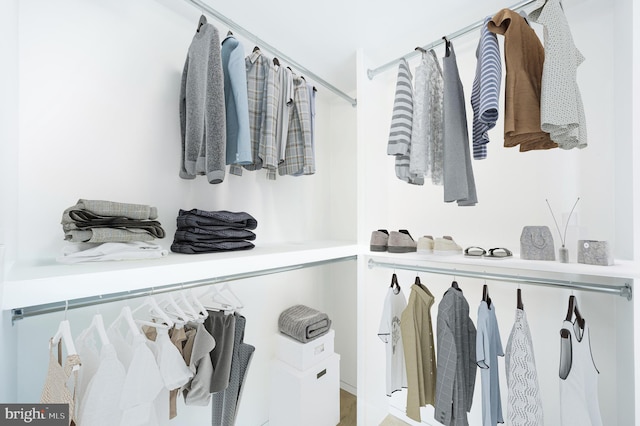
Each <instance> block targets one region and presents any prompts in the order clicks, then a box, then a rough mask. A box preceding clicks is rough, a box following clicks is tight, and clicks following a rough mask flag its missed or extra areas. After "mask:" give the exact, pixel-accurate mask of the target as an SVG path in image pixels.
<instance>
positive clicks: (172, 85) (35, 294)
mask: <svg viewBox="0 0 640 426" xmlns="http://www.w3.org/2000/svg"><path fill="white" fill-rule="evenodd" d="M533 3H535V1H533V2H532V1H528V2H527V1H525V2H522V3H521V4H518V5H517V6H518V7H519V10H523V11H525V12H529V11H531V10H532V8H533ZM538 3H539V2H538ZM562 5H563V9H564V13H565V14H566V17H567V21H568V23H569V25H570V28H571V32H572V36H573V41H574V42H575V45H576V46H577V48H578V49H579V50H580V52H581V53H582V55H583V56H584V57H585V61H584V62H583V63H582V64H581V65H580V66H579V67H578V70H577V81H578V85H579V88H580V91H581V95H582V102H583V104H584V111H585V115H586V126H587V134H588V146H587V147H586V148H584V149H571V150H562V149H557V148H556V149H549V150H538V151H528V152H520V151H519V149H518V148H517V147H512V148H506V147H504V133H503V131H504V114H503V111H504V102H505V100H504V92H503V91H502V90H503V88H504V79H505V73H506V70H505V69H504V64H503V69H502V84H503V86H502V89H501V92H500V97H499V112H500V113H499V118H498V120H497V122H496V125H495V127H494V128H492V129H491V130H490V131H489V132H488V135H489V138H490V142H489V143H488V144H487V146H486V147H487V155H486V158H484V159H479V160H476V159H473V160H471V161H472V166H473V173H474V177H475V188H476V190H477V204H476V205H474V206H460V205H458V204H457V203H455V202H444V197H443V187H442V186H441V185H435V184H432V182H431V179H430V178H429V179H425V183H424V184H423V185H412V184H408V183H407V182H405V181H403V180H400V179H398V177H396V169H395V163H394V157H393V156H392V155H388V154H387V144H388V142H389V136H390V125H391V122H392V111H393V108H394V96H395V90H396V84H397V80H398V64H399V61H400V59H401V58H404V59H405V60H406V61H407V63H408V67H409V70H410V72H412V73H413V72H414V71H415V69H416V67H417V66H418V65H419V64H420V57H421V54H420V52H419V51H418V50H415V48H416V46H418V47H425V48H427V49H431V48H432V49H433V50H434V53H435V57H436V58H437V60H438V61H440V63H442V59H443V57H444V56H445V47H444V44H443V42H444V40H443V39H442V36H447V37H449V40H450V41H451V43H453V45H455V54H456V57H457V68H458V72H459V75H460V81H461V83H462V86H463V90H464V95H465V98H464V103H465V105H466V117H467V121H468V124H469V133H470V137H471V124H472V123H471V122H472V116H473V111H472V108H471V104H470V95H471V90H472V83H473V81H474V76H475V74H476V49H477V47H478V40H479V37H480V28H471V29H469V27H470V26H471V27H473V24H474V23H475V22H478V20H483V19H484V18H485V17H487V16H493V15H494V14H496V12H498V11H499V10H501V9H503V8H508V7H512V6H516V5H513V4H511V3H509V2H506V3H505V2H504V1H502V2H499V1H497V0H491V1H486V2H473V1H471V0H459V1H453V2H448V3H442V4H433V3H432V2H428V3H425V2H417V1H410V2H401V3H388V4H387V3H384V2H373V3H370V2H363V1H352V2H347V3H344V2H339V1H331V2H329V3H321V2H319V3H317V4H312V3H309V4H307V3H304V4H303V3H300V4H294V3H286V2H277V4H274V5H269V4H266V3H265V4H262V3H257V2H250V3H246V2H244V3H243V2H239V3H237V4H236V3H229V2H223V1H218V0H140V1H133V2H132V1H126V0H116V1H98V0H61V1H55V2H51V1H44V0H20V1H18V0H10V1H6V2H3V4H2V6H0V40H3V41H2V42H1V43H0V59H1V62H2V64H3V66H2V67H0V307H1V310H2V312H1V314H2V315H1V317H0V404H2V403H6V404H9V403H37V402H39V401H40V397H41V392H42V387H43V384H44V382H45V376H46V375H47V367H48V362H49V347H48V344H49V339H50V338H51V337H52V336H53V335H54V334H56V332H58V330H59V325H60V324H61V322H63V321H65V322H66V323H67V324H69V325H70V328H71V334H72V335H73V336H74V337H75V336H77V335H78V334H79V333H80V332H81V331H83V330H84V329H85V328H87V327H88V326H89V325H90V324H92V320H93V319H94V318H95V317H96V316H97V315H98V316H100V317H101V318H103V319H104V324H105V326H107V327H108V326H109V325H110V324H111V323H112V322H113V321H114V320H116V318H119V315H121V313H122V312H124V311H126V310H127V309H128V308H130V309H132V310H135V309H136V308H137V307H139V306H141V305H142V304H143V303H145V301H146V300H148V299H147V297H148V296H151V297H153V298H155V299H157V300H161V301H166V300H170V299H168V297H169V296H171V297H175V298H176V300H178V299H180V298H182V297H183V296H184V297H185V298H187V297H188V298H190V299H192V298H195V299H198V298H200V299H199V300H203V301H204V300H205V299H207V298H209V297H211V295H212V294H213V293H215V292H216V289H222V288H225V290H224V291H225V292H226V294H229V293H231V294H233V296H234V297H235V298H236V299H237V300H236V302H237V304H236V308H235V310H234V309H231V308H230V309H229V310H230V311H234V312H237V314H238V315H242V316H243V317H244V318H245V319H246V325H245V330H244V337H243V341H244V343H246V344H248V345H252V346H253V347H255V353H254V354H253V357H252V360H251V362H250V364H249V368H248V370H247V372H246V377H245V379H244V384H243V385H242V391H241V393H240V395H241V398H239V403H238V405H237V412H236V414H235V424H236V425H239V426H262V425H271V426H278V425H277V424H276V423H274V422H270V410H272V406H271V400H270V398H272V395H273V389H274V388H273V381H272V379H273V375H274V374H275V373H274V371H275V370H274V369H273V365H274V364H273V362H274V359H275V358H276V357H277V352H278V350H279V348H278V347H277V338H276V337H277V334H278V326H279V324H278V319H279V315H280V314H281V312H283V311H284V310H285V309H287V308H288V307H290V306H293V305H297V304H302V305H307V306H310V307H313V308H315V309H317V310H319V311H322V312H324V313H326V314H327V315H328V316H329V317H330V318H331V328H332V329H333V330H334V332H335V344H334V348H333V350H334V351H335V353H336V354H339V356H340V357H339V359H340V362H339V365H340V368H339V383H340V388H341V389H343V390H344V391H347V392H349V393H351V394H353V395H354V396H356V397H357V424H358V425H363V426H374V425H379V424H381V423H382V422H384V421H385V419H388V418H389V416H392V417H395V418H396V420H397V421H401V422H405V423H406V424H409V425H414V426H417V425H420V424H422V425H432V426H435V425H438V424H440V423H438V421H437V420H436V419H435V418H434V415H435V414H436V413H434V407H433V406H432V405H427V406H426V407H422V408H420V414H421V422H417V421H415V420H412V419H411V418H410V417H409V416H408V415H407V412H406V408H407V390H401V391H398V392H393V393H392V394H391V395H390V396H388V395H387V392H386V389H385V374H386V373H385V370H386V358H385V357H386V352H385V343H384V341H383V340H381V338H380V337H379V332H380V324H381V317H382V315H383V309H384V303H385V296H386V295H387V292H388V291H389V288H390V285H391V284H392V276H393V277H395V278H396V279H397V283H398V284H399V287H400V291H401V292H402V293H403V295H404V296H405V297H406V298H407V299H408V298H409V296H410V293H411V291H412V285H413V284H414V282H415V281H416V279H419V280H420V282H421V283H422V285H423V286H425V287H426V288H428V289H429V291H430V293H431V294H432V295H433V298H434V302H433V306H432V307H431V317H432V321H433V327H434V328H433V332H434V335H435V332H436V319H437V316H438V304H439V303H440V301H441V300H442V299H443V295H444V294H445V292H447V291H448V290H449V289H450V288H451V287H452V282H454V281H455V282H456V284H457V286H458V287H459V288H460V289H461V290H462V292H463V294H464V297H465V298H466V300H467V301H468V304H469V316H470V318H471V319H472V321H473V322H476V320H477V318H478V306H479V305H480V304H481V301H482V300H483V287H484V286H486V289H488V292H489V294H490V298H491V304H492V306H495V309H496V310H495V315H496V317H497V325H498V328H499V332H500V335H501V339H502V345H503V346H506V345H507V338H508V337H509V333H510V331H511V329H512V326H513V324H514V318H515V316H514V313H515V312H516V306H517V304H518V297H517V295H518V294H519V295H520V301H521V302H522V304H523V305H524V311H525V312H526V315H527V320H528V324H529V326H530V331H531V337H532V342H533V351H534V353H535V363H536V367H537V375H538V381H539V388H540V397H541V405H542V411H543V412H544V424H547V425H560V424H561V423H560V417H561V411H562V407H561V405H560V385H559V383H560V378H559V374H558V372H559V368H560V351H561V345H560V329H561V327H562V325H563V320H564V319H565V316H567V307H568V302H569V300H570V297H573V298H572V299H571V300H575V301H577V304H578V306H579V311H580V313H581V315H582V316H584V317H585V318H586V320H587V321H588V325H589V333H590V344H591V354H592V356H593V361H594V364H595V366H596V368H597V370H598V372H599V374H598V386H597V397H598V402H599V408H600V412H601V415H602V419H603V424H605V425H621V426H631V425H636V424H640V420H639V419H640V412H639V411H638V408H637V407H640V396H639V395H640V392H639V391H638V389H639V386H640V375H639V372H640V368H638V363H637V361H636V359H637V358H638V355H639V354H640V345H639V344H638V342H640V334H639V333H640V325H638V324H639V323H638V321H637V319H636V317H637V315H638V311H637V310H636V306H637V303H638V302H637V300H638V295H637V292H636V288H635V280H637V279H640V266H639V264H640V263H639V262H640V256H639V253H640V220H639V219H638V218H640V215H638V211H640V179H639V177H638V172H637V170H638V168H639V167H640V149H638V146H640V145H639V144H640V124H638V123H637V121H638V120H636V119H635V117H637V116H639V114H640V89H639V88H640V77H639V76H640V30H638V28H639V27H640V6H638V5H637V4H635V2H634V1H633V0H613V1H606V0H563V1H562ZM203 15H204V16H206V18H207V21H208V23H209V24H211V25H213V26H214V27H215V28H216V29H217V30H218V31H219V34H220V39H221V40H223V39H224V38H225V35H229V34H230V33H231V35H233V36H234V37H236V38H237V40H238V41H239V43H240V45H241V46H242V48H243V50H244V55H243V56H249V55H251V53H252V50H253V49H254V47H259V48H260V49H261V50H262V52H263V53H264V54H265V55H267V56H268V57H269V59H270V60H271V59H272V58H276V57H278V56H280V62H281V63H282V66H284V67H286V66H289V67H290V69H291V70H290V71H291V72H292V73H295V74H297V75H303V76H305V78H306V81H307V82H308V83H310V84H311V85H313V86H315V89H317V91H316V92H315V125H314V126H315V129H314V146H313V148H314V155H315V158H314V161H315V173H313V174H310V175H302V176H281V175H278V176H277V177H276V178H275V179H271V178H268V177H267V173H266V171H265V170H256V171H251V170H247V169H245V170H243V171H242V175H237V174H233V173H230V172H229V167H227V172H226V174H225V177H224V181H223V182H221V183H215V184H212V183H209V182H208V181H207V178H206V177H205V176H196V178H195V179H183V178H181V177H180V167H181V157H180V156H181V153H180V149H181V122H180V107H179V99H180V95H181V78H182V75H183V72H184V69H185V58H187V53H188V51H189V47H190V44H191V42H192V39H193V38H194V34H196V31H197V29H198V28H199V25H200V24H201V16H203ZM271 15H273V16H271ZM276 16H277V19H276ZM287 22H289V23H292V22H294V23H295V24H291V26H290V27H287V25H286V24H285V23H287ZM281 23H282V25H280V24H281ZM303 23H304V24H303ZM531 26H532V28H533V29H534V30H535V32H536V34H537V35H538V37H539V39H540V40H541V41H543V39H544V34H543V28H542V26H541V25H539V24H536V23H532V24H531ZM461 30H463V31H461ZM497 40H498V42H499V47H500V52H501V54H500V55H501V59H503V60H504V56H503V55H504V50H503V49H504V39H503V36H502V35H498V37H497ZM261 44H262V45H261ZM287 59H288V60H289V62H287ZM314 78H315V79H314ZM578 198H579V203H578V204H577V206H576V208H575V211H573V212H572V206H573V205H574V202H575V201H576V199H578ZM79 199H89V200H111V201H117V202H122V203H137V204H145V205H149V206H154V207H156V208H157V212H158V216H157V221H158V222H160V223H161V224H162V227H163V228H164V230H165V231H166V236H165V238H164V239H162V240H158V243H159V244H160V245H161V246H162V247H163V248H165V249H167V250H169V246H170V245H171V243H172V240H173V238H174V234H175V233H176V230H177V223H176V217H177V216H178V212H179V211H180V210H181V209H182V210H190V209H201V210H206V211H216V210H227V211H231V212H247V213H249V214H250V215H252V216H253V217H254V218H255V219H256V220H257V223H258V225H257V227H256V229H255V230H253V232H255V234H256V236H257V237H256V239H255V241H253V243H254V244H255V247H254V248H252V249H250V250H244V251H235V252H234V251H230V252H227V253H207V254H196V255H186V254H178V253H173V252H169V253H168V255H166V256H164V257H163V258H161V259H148V260H129V261H115V262H100V263H98V262H93V263H84V264H70V265H65V264H62V263H60V262H58V261H56V258H58V257H59V256H60V254H61V252H62V249H63V246H64V245H65V244H67V242H65V241H64V237H65V234H64V232H63V229H62V226H61V218H62V214H63V211H64V210H65V209H66V208H68V207H69V206H72V205H74V204H75V203H76V202H78V200H79ZM549 206H551V207H552V209H553V211H554V213H555V217H556V218H557V220H558V222H559V223H560V224H561V226H560V228H562V229H564V224H565V223H567V231H566V233H565V235H564V236H563V237H560V236H559V235H558V232H557V230H556V225H555V223H554V218H553V216H552V214H551V213H550V210H549ZM571 212H572V213H571ZM570 213H571V214H570ZM525 226H548V227H549V228H550V229H551V232H552V233H553V237H554V240H555V247H554V253H555V255H556V256H557V255H558V248H559V246H560V244H559V240H560V239H561V238H562V239H563V240H564V241H565V242H566V246H567V248H568V249H569V262H568V263H560V262H559V261H558V260H557V259H556V260H555V261H536V260H524V259H520V236H521V232H522V229H523V227H525ZM379 229H385V230H388V231H389V232H392V231H399V230H408V232H410V233H411V235H412V237H413V239H415V240H416V241H417V240H418V239H419V238H420V237H422V236H424V235H431V236H433V237H434V238H440V237H443V236H451V237H452V238H453V239H454V240H455V242H456V243H457V244H459V245H460V246H461V247H462V249H465V248H467V247H482V248H483V249H486V250H488V249H491V248H506V249H508V250H509V251H511V252H513V256H512V257H508V258H503V259H488V258H486V257H482V256H480V257H476V258H474V257H471V256H464V255H463V254H462V253H459V254H456V255H454V256H439V255H437V254H423V253H419V252H416V253H413V252H412V253H390V252H387V251H383V252H380V251H371V247H370V237H371V233H372V231H375V230H379ZM579 239H589V240H598V241H607V242H608V244H610V246H611V247H612V252H613V257H614V259H615V262H614V264H613V265H611V266H598V265H587V264H583V263H578V261H577V256H578V250H577V245H578V240H579ZM223 286H224V287H223ZM165 298H167V299H165ZM123 308H124V310H123ZM438 344H439V342H438V340H437V339H436V342H435V346H436V347H437V346H438ZM498 368H499V385H500V389H501V398H502V399H501V400H502V406H503V410H504V415H505V418H506V416H507V412H506V410H507V408H506V406H507V394H508V385H507V381H506V376H505V363H504V358H502V357H499V359H498ZM324 374H326V372H324V373H319V375H318V378H320V377H321V376H322V375H324ZM480 382H481V381H480V372H479V371H478V373H477V380H476V385H475V390H474V393H473V404H472V406H471V409H470V411H469V412H468V419H469V424H470V425H472V426H484V425H483V420H482V416H483V414H482V389H481V388H482V386H481V384H480ZM176 410H177V416H176V417H175V418H173V419H172V420H170V421H167V422H165V421H163V422H162V423H161V424H169V425H174V426H176V425H179V426H182V425H185V426H187V425H188V426H194V425H196V426H197V425H203V426H204V425H209V424H212V407H211V404H209V405H204V406H195V405H188V404H185V399H184V398H182V397H179V398H178V399H177V406H176ZM292 412H293V409H292ZM436 417H437V416H436ZM0 423H1V420H0ZM213 424H215V420H214V421H213ZM309 424H310V423H309ZM384 424H387V423H384ZM505 424H507V425H508V424H509V423H508V422H506V423H505ZM79 426H83V425H82V424H80V425H79ZM345 426H346V424H345Z"/></svg>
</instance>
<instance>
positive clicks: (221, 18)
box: [185, 0, 358, 107]
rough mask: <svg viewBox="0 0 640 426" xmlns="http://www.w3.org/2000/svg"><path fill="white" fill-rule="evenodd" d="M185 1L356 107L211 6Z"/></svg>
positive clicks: (328, 85) (194, 1)
mask: <svg viewBox="0 0 640 426" xmlns="http://www.w3.org/2000/svg"><path fill="white" fill-rule="evenodd" d="M185 1H187V2H189V3H191V4H193V5H194V6H196V7H198V8H199V9H200V11H201V12H202V13H207V14H209V15H211V16H213V17H214V18H216V19H217V20H218V21H220V22H222V23H223V24H225V25H226V26H227V27H229V28H231V30H233V31H234V32H237V33H238V34H242V35H243V36H244V37H246V38H248V39H250V40H252V41H253V42H254V43H255V44H257V45H258V46H259V47H260V48H261V49H262V48H264V50H267V51H269V52H271V53H273V54H274V55H275V56H276V57H277V58H278V59H280V60H281V61H284V62H286V63H288V64H290V65H291V66H293V67H294V68H295V69H297V70H298V71H300V72H301V74H303V75H307V76H309V77H311V79H312V80H313V81H315V82H316V83H319V84H321V85H323V86H324V87H326V88H327V89H329V90H330V91H332V92H333V93H335V94H336V95H338V96H340V97H341V98H343V99H344V100H346V101H347V102H349V103H351V105H352V106H354V107H355V106H357V104H358V101H357V100H356V99H355V98H352V97H351V96H349V95H347V94H346V93H345V92H343V91H342V90H340V89H338V88H337V87H335V86H334V85H332V84H331V83H329V82H327V81H326V80H324V79H322V78H320V77H319V76H318V75H316V74H315V73H313V72H311V71H309V70H308V69H307V68H306V67H303V66H302V65H300V64H299V63H298V62H296V61H294V60H293V59H291V58H290V57H289V56H287V55H285V54H284V53H282V52H281V51H279V50H278V49H276V48H275V47H273V46H271V45H270V44H269V43H267V42H265V41H264V40H262V39H260V38H259V37H258V36H256V35H254V34H252V33H251V32H249V31H248V30H246V29H244V28H243V27H241V26H240V25H238V24H236V23H235V22H234V21H232V20H231V19H229V18H227V17H226V16H224V15H222V14H221V13H220V12H218V11H217V10H215V9H213V8H212V7H211V6H209V5H208V4H206V3H205V2H203V1H201V0H185Z"/></svg>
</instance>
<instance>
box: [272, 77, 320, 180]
mask: <svg viewBox="0 0 640 426" xmlns="http://www.w3.org/2000/svg"><path fill="white" fill-rule="evenodd" d="M293 85H294V97H293V108H292V109H291V110H290V111H289V133H288V136H287V146H286V150H285V158H284V161H283V162H282V163H280V165H279V166H278V173H279V174H280V176H284V175H300V174H306V175H309V174H313V173H315V171H316V170H315V164H314V158H313V149H312V145H311V106H310V103H309V91H308V90H307V83H306V81H305V80H304V79H303V78H302V77H298V76H296V77H294V79H293Z"/></svg>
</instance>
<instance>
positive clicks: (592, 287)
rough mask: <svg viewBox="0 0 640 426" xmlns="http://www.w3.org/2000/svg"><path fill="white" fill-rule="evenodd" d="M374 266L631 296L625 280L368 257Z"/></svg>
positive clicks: (629, 285)
mask: <svg viewBox="0 0 640 426" xmlns="http://www.w3.org/2000/svg"><path fill="white" fill-rule="evenodd" d="M376 267H380V268H389V269H403V270H407V271H416V272H428V273H431V274H440V275H454V276H456V277H467V278H480V279H488V280H494V281H505V282H513V283H521V284H533V285H541V286H547V287H562V288H568V289H572V290H586V291H594V292H598V293H607V294H616V295H618V296H622V297H625V298H626V299H627V300H631V297H632V288H631V284H629V283H628V282H626V280H625V283H624V284H623V285H607V284H596V283H587V282H580V281H568V280H556V279H550V278H533V277H522V276H519V275H508V274H498V273H487V272H473V271H460V270H457V269H446V268H432V267H429V266H420V265H403V264H399V263H389V262H378V261H377V260H373V259H369V268H376Z"/></svg>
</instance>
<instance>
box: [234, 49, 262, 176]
mask: <svg viewBox="0 0 640 426" xmlns="http://www.w3.org/2000/svg"><path fill="white" fill-rule="evenodd" d="M245 67H246V70H247V98H248V101H249V136H250V137H251V153H252V158H253V163H252V164H246V165H244V168H245V169H247V170H260V169H261V168H262V158H260V156H259V155H258V148H259V145H260V131H261V126H262V122H263V119H262V116H263V114H264V111H265V110H266V101H267V96H266V94H267V73H268V72H269V58H267V57H266V56H264V55H263V54H262V52H261V51H260V49H256V50H254V51H253V52H252V53H251V55H249V56H247V57H246V58H245ZM229 173H231V174H233V175H238V176H242V168H240V166H239V165H236V164H233V165H231V168H230V170H229Z"/></svg>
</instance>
